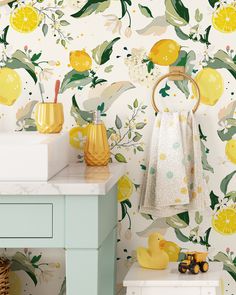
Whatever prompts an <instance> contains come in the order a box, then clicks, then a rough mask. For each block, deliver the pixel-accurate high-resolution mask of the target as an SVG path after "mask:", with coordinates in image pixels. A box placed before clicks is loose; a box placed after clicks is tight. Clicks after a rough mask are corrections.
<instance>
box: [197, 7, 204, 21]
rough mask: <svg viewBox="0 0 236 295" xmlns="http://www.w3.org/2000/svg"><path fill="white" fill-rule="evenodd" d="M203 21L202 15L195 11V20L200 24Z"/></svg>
mask: <svg viewBox="0 0 236 295" xmlns="http://www.w3.org/2000/svg"><path fill="white" fill-rule="evenodd" d="M202 19H203V14H202V13H201V12H200V10H199V9H198V8H197V9H196V10H195V20H196V21H197V22H198V23H200V22H201V21H202Z"/></svg>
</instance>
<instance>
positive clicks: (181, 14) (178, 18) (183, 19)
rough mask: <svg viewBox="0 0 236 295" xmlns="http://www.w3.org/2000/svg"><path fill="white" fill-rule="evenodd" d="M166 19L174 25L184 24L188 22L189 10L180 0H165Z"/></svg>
mask: <svg viewBox="0 0 236 295" xmlns="http://www.w3.org/2000/svg"><path fill="white" fill-rule="evenodd" d="M165 5H166V20H167V22H168V23H170V24H171V25H173V26H175V27H181V26H185V25H187V24H188V22H189V11H188V8H186V7H185V6H184V5H183V3H182V1H181V0H165Z"/></svg>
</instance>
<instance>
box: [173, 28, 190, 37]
mask: <svg viewBox="0 0 236 295" xmlns="http://www.w3.org/2000/svg"><path fill="white" fill-rule="evenodd" d="M175 32H176V35H177V36H178V37H179V38H180V39H182V40H188V39H189V35H187V34H185V33H184V32H183V31H182V30H181V29H180V28H179V27H177V26H175Z"/></svg>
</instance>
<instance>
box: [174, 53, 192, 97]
mask: <svg viewBox="0 0 236 295" xmlns="http://www.w3.org/2000/svg"><path fill="white" fill-rule="evenodd" d="M181 51H182V50H181ZM186 54H187V55H186V57H185V56H184V55H183V56H182V61H185V64H184V66H185V73H186V74H187V75H189V76H191V75H192V72H193V68H194V66H195V64H194V62H195V60H196V54H195V52H194V51H193V50H191V51H189V52H188V53H186ZM174 83H175V85H176V86H177V87H178V88H179V90H180V91H182V92H183V93H184V94H185V97H186V98H187V99H188V98H189V95H190V92H189V87H188V80H182V81H174Z"/></svg>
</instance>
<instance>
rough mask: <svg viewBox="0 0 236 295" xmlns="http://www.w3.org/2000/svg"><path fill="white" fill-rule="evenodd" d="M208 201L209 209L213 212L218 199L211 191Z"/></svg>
mask: <svg viewBox="0 0 236 295" xmlns="http://www.w3.org/2000/svg"><path fill="white" fill-rule="evenodd" d="M210 199H211V205H210V207H211V209H212V210H214V209H215V206H216V205H218V204H219V197H218V196H217V195H215V194H214V192H213V191H211V192H210Z"/></svg>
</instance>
